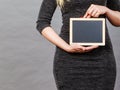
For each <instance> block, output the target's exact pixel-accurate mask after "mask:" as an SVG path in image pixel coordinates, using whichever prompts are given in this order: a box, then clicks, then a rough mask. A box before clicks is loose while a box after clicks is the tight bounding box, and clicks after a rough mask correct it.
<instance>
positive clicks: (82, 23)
mask: <svg viewBox="0 0 120 90" xmlns="http://www.w3.org/2000/svg"><path fill="white" fill-rule="evenodd" d="M83 29H84V30H83ZM69 40H70V41H69V43H70V44H74V43H77V44H79V45H99V46H104V45H105V19H104V18H70V35H69Z"/></svg>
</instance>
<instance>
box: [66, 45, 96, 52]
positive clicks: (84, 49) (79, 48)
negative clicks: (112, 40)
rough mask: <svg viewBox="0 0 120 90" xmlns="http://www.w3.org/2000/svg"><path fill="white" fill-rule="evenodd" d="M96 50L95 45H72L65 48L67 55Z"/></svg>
mask: <svg viewBox="0 0 120 90" xmlns="http://www.w3.org/2000/svg"><path fill="white" fill-rule="evenodd" d="M96 48H98V46H97V45H94V46H89V47H84V46H81V45H79V44H72V45H69V47H68V48H67V50H66V51H67V52H69V53H86V52H90V51H92V50H93V49H96Z"/></svg>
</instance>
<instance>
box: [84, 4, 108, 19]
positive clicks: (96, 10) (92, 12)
mask: <svg viewBox="0 0 120 90" xmlns="http://www.w3.org/2000/svg"><path fill="white" fill-rule="evenodd" d="M107 10H108V8H107V7H105V6H100V5H94V4H92V5H91V6H90V7H89V8H88V10H87V11H86V13H85V15H84V17H83V18H90V17H99V16H100V15H103V14H106V12H107Z"/></svg>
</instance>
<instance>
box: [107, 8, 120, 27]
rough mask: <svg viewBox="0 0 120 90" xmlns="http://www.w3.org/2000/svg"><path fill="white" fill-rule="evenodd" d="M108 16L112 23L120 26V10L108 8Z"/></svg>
mask: <svg viewBox="0 0 120 90" xmlns="http://www.w3.org/2000/svg"><path fill="white" fill-rule="evenodd" d="M106 16H107V18H108V20H109V21H110V22H111V24H113V25H114V26H120V12H118V11H113V10H110V9H108V8H107V11H106Z"/></svg>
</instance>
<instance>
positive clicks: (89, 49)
mask: <svg viewBox="0 0 120 90" xmlns="http://www.w3.org/2000/svg"><path fill="white" fill-rule="evenodd" d="M98 47H99V46H98V45H93V46H89V47H86V48H85V51H91V50H93V49H95V48H98Z"/></svg>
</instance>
